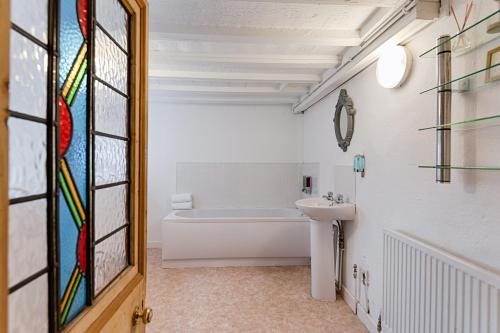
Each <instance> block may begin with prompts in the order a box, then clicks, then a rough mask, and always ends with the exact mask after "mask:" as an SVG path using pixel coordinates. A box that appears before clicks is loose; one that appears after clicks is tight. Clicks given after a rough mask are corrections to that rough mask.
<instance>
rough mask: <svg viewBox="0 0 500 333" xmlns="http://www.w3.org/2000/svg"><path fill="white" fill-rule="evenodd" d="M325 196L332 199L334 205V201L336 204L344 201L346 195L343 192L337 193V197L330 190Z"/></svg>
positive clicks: (329, 199)
mask: <svg viewBox="0 0 500 333" xmlns="http://www.w3.org/2000/svg"><path fill="white" fill-rule="evenodd" d="M323 198H325V199H326V200H328V201H331V202H332V203H331V205H332V206H333V204H334V203H336V204H341V203H344V196H343V195H342V194H337V195H336V196H335V197H334V196H333V192H328V193H327V195H324V196H323Z"/></svg>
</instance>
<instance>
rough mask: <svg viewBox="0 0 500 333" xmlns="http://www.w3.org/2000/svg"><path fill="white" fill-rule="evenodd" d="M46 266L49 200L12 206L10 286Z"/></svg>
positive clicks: (10, 219) (10, 220) (10, 212)
mask: <svg viewBox="0 0 500 333" xmlns="http://www.w3.org/2000/svg"><path fill="white" fill-rule="evenodd" d="M45 267H47V201H46V200H45V199H43V200H36V201H30V202H26V203H21V204H15V205H10V206H9V287H12V286H13V285H15V284H17V283H19V282H21V281H22V280H24V279H26V278H28V277H30V276H31V275H33V274H35V273H36V272H39V271H41V270H42V269H44V268H45Z"/></svg>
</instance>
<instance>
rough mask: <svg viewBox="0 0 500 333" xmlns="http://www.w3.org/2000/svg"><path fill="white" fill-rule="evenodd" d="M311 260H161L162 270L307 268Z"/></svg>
mask: <svg viewBox="0 0 500 333" xmlns="http://www.w3.org/2000/svg"><path fill="white" fill-rule="evenodd" d="M310 264H311V258H309V257H307V258H220V259H177V260H162V261H161V267H162V268H186V267H238V266H309V265H310Z"/></svg>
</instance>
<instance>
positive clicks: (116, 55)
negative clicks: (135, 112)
mask: <svg viewBox="0 0 500 333" xmlns="http://www.w3.org/2000/svg"><path fill="white" fill-rule="evenodd" d="M95 72H96V74H97V76H98V77H99V78H101V79H103V80H104V81H106V82H107V83H109V84H111V85H112V86H113V87H115V88H116V89H118V90H120V91H122V92H123V93H127V72H128V71H127V56H126V55H125V53H123V52H122V50H120V49H119V48H118V46H116V44H115V43H113V42H112V41H111V39H109V38H108V36H106V35H105V34H104V32H102V30H101V29H99V28H96V32H95Z"/></svg>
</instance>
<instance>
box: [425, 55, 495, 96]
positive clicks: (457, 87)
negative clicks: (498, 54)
mask: <svg viewBox="0 0 500 333" xmlns="http://www.w3.org/2000/svg"><path fill="white" fill-rule="evenodd" d="M497 68H500V62H499V63H496V64H492V65H491V66H488V67H485V68H481V69H479V70H476V71H474V72H472V73H467V74H465V75H462V76H459V77H457V78H456V79H453V80H451V81H449V82H446V83H443V84H440V85H437V86H434V87H432V88H429V89H426V90H424V91H421V92H420V94H425V93H428V92H430V91H434V90H438V89H440V88H443V87H444V86H447V85H451V90H452V91H453V92H466V91H470V90H473V89H477V88H479V87H481V86H483V85H487V84H490V83H495V82H497V81H487V80H486V75H485V77H484V79H483V80H480V82H475V83H476V84H472V85H471V84H470V82H469V83H468V84H467V86H465V87H461V85H462V83H463V82H464V80H466V79H474V80H475V81H478V80H477V79H478V78H479V77H480V76H482V75H480V74H482V73H484V74H486V72H487V71H490V70H492V69H495V71H496V70H497Z"/></svg>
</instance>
